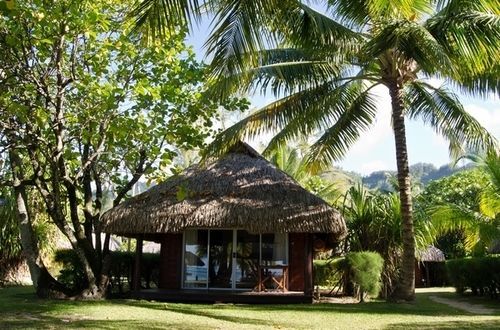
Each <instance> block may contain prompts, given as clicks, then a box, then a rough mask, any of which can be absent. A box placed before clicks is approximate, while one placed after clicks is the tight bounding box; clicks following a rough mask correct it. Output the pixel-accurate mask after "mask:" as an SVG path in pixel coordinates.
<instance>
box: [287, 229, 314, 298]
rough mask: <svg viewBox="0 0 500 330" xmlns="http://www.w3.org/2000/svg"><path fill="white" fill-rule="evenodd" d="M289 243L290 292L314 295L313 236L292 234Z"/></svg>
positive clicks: (289, 236)
mask: <svg viewBox="0 0 500 330" xmlns="http://www.w3.org/2000/svg"><path fill="white" fill-rule="evenodd" d="M288 242H289V252H288V256H289V258H290V260H289V267H290V268H289V281H288V289H289V290H290V291H304V293H306V294H308V295H309V294H310V295H312V279H313V273H312V266H313V265H312V263H313V256H312V241H311V234H307V233H290V234H289V235H288Z"/></svg>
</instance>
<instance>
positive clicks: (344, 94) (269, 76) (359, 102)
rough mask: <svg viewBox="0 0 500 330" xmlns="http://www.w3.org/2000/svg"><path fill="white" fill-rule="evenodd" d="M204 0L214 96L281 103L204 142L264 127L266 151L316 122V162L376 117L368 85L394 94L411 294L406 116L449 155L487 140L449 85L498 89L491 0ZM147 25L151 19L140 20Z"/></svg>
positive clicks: (499, 36) (142, 13)
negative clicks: (209, 18)
mask: <svg viewBox="0 0 500 330" xmlns="http://www.w3.org/2000/svg"><path fill="white" fill-rule="evenodd" d="M321 4H322V7H321V9H323V10H322V11H323V12H324V13H322V12H320V11H317V10H315V9H314V8H312V7H310V6H308V5H307V4H306V3H303V2H302V1H299V0H280V1H276V0H265V1H264V0H260V1H259V0H257V1H244V0H232V1H225V0H207V1H205V2H204V8H208V9H209V10H210V11H211V12H213V13H214V15H215V17H214V29H213V31H212V33H211V36H210V37H209V39H208V41H207V44H206V48H207V50H208V52H209V53H210V54H211V55H212V56H213V60H212V64H211V65H212V77H213V80H214V94H213V95H214V96H217V97H221V98H224V97H225V96H227V95H230V94H233V93H237V92H251V91H256V90H260V91H261V92H263V93H267V92H271V93H272V94H273V95H274V96H275V97H277V98H278V100H277V101H274V102H272V103H271V104H269V105H267V106H265V107H263V108H262V109H261V110H260V111H257V112H255V113H253V114H252V115H251V116H249V117H247V118H246V119H244V120H242V121H240V122H239V123H237V124H235V125H234V126H232V127H230V128H228V129H227V130H226V131H224V132H223V133H222V134H220V136H219V137H218V139H217V140H216V141H215V142H214V143H213V144H212V146H211V148H210V150H209V151H212V152H215V151H218V152H223V151H224V150H225V148H227V147H228V146H230V145H231V144H232V143H234V142H235V141H236V140H240V139H242V138H244V137H255V136H258V135H260V134H261V133H263V132H271V133H273V134H274V137H273V138H272V139H271V141H270V143H269V146H268V149H267V150H266V151H269V150H272V149H274V148H275V146H277V145H282V144H284V143H286V142H287V141H290V140H293V139H295V138H297V137H298V136H304V135H308V136H309V135H312V134H314V133H316V132H318V131H319V132H322V134H321V135H320V137H319V138H318V139H317V141H316V142H315V143H313V145H312V146H311V148H310V152H309V154H308V155H307V159H308V163H309V164H310V169H311V170H315V169H317V168H318V167H320V166H326V165H329V164H331V162H333V161H337V160H339V159H341V158H342V157H343V156H344V154H345V153H346V152H347V150H348V149H349V148H350V147H351V146H352V145H353V144H354V143H355V142H356V141H357V139H358V137H359V136H360V135H361V134H362V133H363V132H364V131H366V130H367V129H368V128H369V127H370V126H371V125H372V124H373V122H374V118H375V115H376V113H377V106H376V102H375V99H374V88H375V87H376V86H379V85H381V86H385V87H386V88H387V91H388V94H389V96H390V99H391V107H392V115H391V116H392V127H393V131H394V136H395V144H396V160H397V170H398V183H399V194H400V198H401V213H402V217H403V226H402V233H403V234H402V235H403V241H404V244H403V245H404V249H403V255H402V258H403V266H402V268H401V278H400V282H399V290H398V291H397V292H395V295H394V296H395V298H397V297H399V298H402V299H406V300H412V299H414V277H415V268H414V267H415V265H414V258H415V242H414V228H413V218H412V199H411V187H410V174H409V166H408V150H407V146H406V133H405V118H410V119H414V118H420V119H422V120H423V121H424V122H425V123H427V124H429V125H431V126H432V127H433V128H434V129H435V130H436V132H437V133H439V134H441V135H443V136H445V137H446V138H447V139H448V140H449V141H450V151H451V152H452V153H454V154H456V153H457V152H458V151H459V150H461V149H462V148H463V146H464V145H468V146H469V147H472V148H477V147H478V146H482V145H486V146H487V147H489V146H492V145H494V144H495V141H494V139H493V138H492V137H491V136H490V135H489V134H488V133H487V132H486V131H485V130H484V128H483V127H482V126H481V125H480V124H479V123H478V122H477V121H476V120H475V119H474V118H473V117H472V116H471V115H469V114H468V113H467V112H466V111H465V109H464V108H463V106H462V105H461V104H460V102H459V101H458V98H457V97H456V95H455V94H454V93H453V92H452V91H451V90H450V89H449V88H447V87H445V86H441V87H435V86H433V85H432V84H430V83H429V81H428V80H426V78H430V77H437V78H440V79H444V80H445V81H447V82H449V83H450V84H452V85H454V86H458V87H459V88H461V89H462V90H464V91H467V92H469V93H471V94H474V95H484V94H487V93H489V92H495V93H497V92H499V91H500V80H499V77H500V75H499V72H500V53H499V52H498V49H499V43H500V18H499V9H498V4H497V2H496V1H495V0H442V1H434V0H412V1H397V2H394V1H386V0H382V1H362V0H356V1H352V0H330V1H324V2H321ZM197 5H198V1H196V0H192V1H175V0H144V1H143V2H142V5H141V6H140V7H139V9H138V10H137V11H136V17H138V22H139V23H143V26H148V27H149V28H150V29H149V31H151V30H153V31H154V30H156V31H161V26H163V25H165V24H167V25H168V24H170V23H169V22H171V21H173V20H172V19H169V13H170V12H171V11H170V10H171V9H173V10H174V12H177V13H179V16H180V17H182V18H184V19H187V20H189V18H190V16H189V15H190V14H195V15H196V14H197V13H199V8H198V7H196V6H197ZM146 23H147V24H146Z"/></svg>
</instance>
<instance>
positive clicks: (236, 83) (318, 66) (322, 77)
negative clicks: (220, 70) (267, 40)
mask: <svg viewBox="0 0 500 330" xmlns="http://www.w3.org/2000/svg"><path fill="white" fill-rule="evenodd" d="M322 55H323V54H318V53H315V52H310V51H307V52H306V51H303V50H300V49H293V48H285V49H280V48H278V49H266V50H262V51H260V52H258V53H257V54H255V59H256V61H257V65H258V66H257V67H249V68H246V69H245V70H244V71H242V72H233V73H231V74H227V75H225V76H218V77H214V79H213V82H212V83H211V88H210V94H211V95H213V96H215V97H218V98H222V99H224V98H225V97H227V96H229V95H231V94H234V93H248V92H256V91H260V92H261V93H262V94H265V93H267V92H269V91H270V92H272V93H273V94H274V95H275V96H279V95H283V94H289V93H291V92H294V91H300V90H304V89H306V88H310V87H313V86H319V85H321V84H323V83H324V82H325V81H328V80H331V79H333V78H334V77H336V76H338V75H339V74H340V71H341V68H342V66H343V64H342V63H341V62H339V61H338V59H335V58H334V56H333V55H331V54H330V55H326V56H322Z"/></svg>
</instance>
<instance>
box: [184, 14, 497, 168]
mask: <svg viewBox="0 0 500 330" xmlns="http://www.w3.org/2000/svg"><path fill="white" fill-rule="evenodd" d="M209 32H210V26H209V22H208V21H203V22H201V24H200V25H199V26H196V27H194V31H193V32H192V33H191V35H190V36H189V37H188V40H187V43H188V44H190V45H192V46H193V48H194V50H195V52H196V54H197V57H198V59H199V60H205V61H207V59H206V57H205V50H204V48H203V44H204V43H205V41H206V38H207V36H208V34H209ZM207 62H208V61H207ZM429 82H430V83H431V84H432V85H434V86H439V85H442V84H443V82H442V81H439V80H432V81H429ZM374 90H375V95H376V96H377V103H378V108H379V111H378V115H377V118H376V122H375V124H374V125H372V127H371V129H370V130H369V131H367V132H364V134H362V135H361V137H360V139H359V140H358V142H357V143H356V144H355V145H354V146H353V147H352V148H351V149H350V151H349V152H348V153H347V154H346V156H345V158H344V159H343V160H342V161H340V162H337V163H335V164H334V165H335V166H339V167H341V168H343V169H344V170H348V171H355V172H358V173H361V174H362V175H368V174H370V173H371V172H373V171H379V170H395V169H396V151H395V147H394V137H393V133H392V128H391V125H390V122H391V119H390V112H391V109H390V99H389V95H388V93H387V89H386V88H385V87H382V86H379V87H376V88H374ZM457 94H458V96H459V98H460V100H461V102H462V104H463V105H464V107H465V109H466V110H467V111H468V112H469V113H470V114H471V115H472V116H474V117H475V118H476V119H477V120H478V121H479V122H480V123H481V124H482V125H483V126H484V127H485V128H486V129H487V130H488V131H489V132H490V133H492V134H493V135H494V136H495V137H496V138H497V139H500V100H499V98H498V96H493V95H492V96H490V97H487V98H484V99H481V98H472V97H469V96H466V95H461V94H459V93H457ZM248 98H249V100H250V101H251V110H252V109H253V110H255V109H258V108H259V107H261V106H264V105H265V104H267V103H269V102H271V101H272V100H273V99H272V98H270V97H267V98H266V97H262V96H261V95H249V96H248ZM240 119H241V118H240ZM406 133H407V135H406V137H407V144H408V157H409V163H410V164H415V163H420V162H423V163H431V164H434V165H435V166H436V167H439V166H442V165H445V164H447V163H449V162H450V161H451V160H450V158H449V152H448V143H447V142H446V140H445V139H443V138H442V137H441V136H439V135H437V134H436V133H435V132H434V131H433V129H432V128H430V127H429V126H425V125H424V124H423V123H422V122H420V121H409V120H407V121H406ZM269 138H270V137H269V136H263V137H262V138H261V140H260V141H259V140H255V141H247V142H249V143H250V144H251V145H252V146H253V147H254V148H256V149H257V150H258V149H259V146H260V145H261V144H262V143H266V141H268V140H269Z"/></svg>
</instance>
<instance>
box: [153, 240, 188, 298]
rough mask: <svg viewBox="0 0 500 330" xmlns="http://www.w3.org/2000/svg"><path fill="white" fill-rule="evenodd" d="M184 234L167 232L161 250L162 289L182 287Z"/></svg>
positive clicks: (160, 286)
mask: <svg viewBox="0 0 500 330" xmlns="http://www.w3.org/2000/svg"><path fill="white" fill-rule="evenodd" d="M181 267H182V234H165V235H163V238H162V241H161V250H160V283H159V285H158V286H159V288H160V289H180V288H181Z"/></svg>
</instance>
